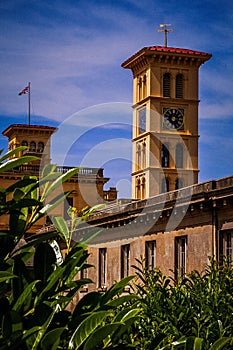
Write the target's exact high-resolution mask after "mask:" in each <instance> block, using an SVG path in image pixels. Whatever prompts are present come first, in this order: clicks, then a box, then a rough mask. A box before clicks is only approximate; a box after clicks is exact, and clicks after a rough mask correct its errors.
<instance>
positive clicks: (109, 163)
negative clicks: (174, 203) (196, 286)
mask: <svg viewBox="0 0 233 350" xmlns="http://www.w3.org/2000/svg"><path fill="white" fill-rule="evenodd" d="M160 23H171V24H172V27H173V28H174V31H173V32H172V33H170V34H169V37H168V46H172V47H182V48H191V49H196V50H200V51H205V52H209V53H212V54H213V57H212V59H211V60H210V61H208V62H207V63H206V64H204V65H203V66H202V67H201V69H200V81H199V85H200V90H199V95H200V100H201V102H200V108H199V115H200V123H199V133H200V142H199V145H200V147H199V159H200V161H199V168H200V176H199V180H200V181H206V180H208V179H213V178H214V179H215V178H220V177H224V176H228V175H232V174H233V152H232V150H233V64H232V63H233V26H232V23H233V3H232V0H223V1H221V2H220V1H216V0H212V1H208V0H202V1H199V0H194V1H192V2H189V1H184V0H183V1H179V0H176V1H175V0H167V1H152V0H144V1H136V0H128V1H121V0H120V1H107V0H105V1H101V0H100V1H92V0H89V1H82V0H80V1H79V0H77V1H74V0H73V1H71V0H68V1H67V0H57V1H53V0H51V1H44V0H41V1H34V0H31V1H23V0H17V1H14V0H11V1H5V0H2V1H1V3H0V24H1V32H0V50H1V55H0V76H1V79H0V88H1V99H0V117H1V124H0V126H1V129H2V130H3V129H4V128H5V127H6V126H7V125H9V124H12V123H27V96H26V95H24V96H18V92H19V91H20V90H21V89H22V88H24V87H25V86H26V85H27V83H28V82H29V81H30V82H31V87H32V96H31V97H32V123H33V124H44V125H52V126H58V127H61V128H62V129H63V130H64V126H65V125H66V124H69V125H70V126H71V128H72V125H73V126H74V124H75V129H74V127H73V130H75V133H76V135H77V136H76V139H75V136H74V138H73V139H72V142H71V141H70V144H69V132H70V131H68V134H67V135H64V134H63V135H61V133H58V134H57V136H55V139H54V141H53V143H54V145H55V146H56V152H54V153H53V161H55V162H58V163H59V162H60V161H62V162H65V164H66V165H72V166H73V165H79V164H82V165H86V166H104V168H105V175H106V176H107V177H110V178H111V181H110V182H109V183H108V186H116V185H117V186H118V187H119V189H120V197H122V196H125V195H126V196H129V195H130V184H129V182H130V171H131V164H130V151H128V150H127V151H126V147H130V142H128V141H129V140H130V137H131V133H130V123H131V110H130V105H131V101H132V75H131V72H130V71H128V70H124V69H122V68H121V63H122V62H123V61H125V60H126V59H127V58H128V57H130V56H131V55H132V54H133V53H135V52H136V51H138V50H139V49H141V48H142V47H144V46H149V45H162V44H163V36H162V35H161V34H159V33H157V29H158V28H159V24H160ZM118 109H119V110H120V111H121V116H119V117H118V116H116V115H117V113H116V114H115V113H114V112H112V111H115V110H118ZM114 114H115V116H114ZM87 115H88V117H87ZM108 116H109V119H108ZM114 117H115V123H114V122H113V121H114ZM65 140H66V141H65ZM66 142H68V144H67V145H66V146H64V145H65V143H66ZM6 147H7V140H5V138H4V137H3V136H2V135H1V136H0V148H5V149H6ZM64 150H65V151H64ZM116 150H117V151H118V152H119V156H118V153H117V152H116ZM97 155H98V156H97ZM104 157H105V158H104ZM111 157H112V158H111ZM97 158H98V159H99V162H97ZM100 159H101V161H100ZM85 162H86V163H85ZM125 186H126V187H125Z"/></svg>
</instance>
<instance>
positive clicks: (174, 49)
mask: <svg viewBox="0 0 233 350" xmlns="http://www.w3.org/2000/svg"><path fill="white" fill-rule="evenodd" d="M150 51H152V52H154V53H156V52H157V53H161V54H163V53H164V54H166V53H172V54H178V55H179V54H180V55H182V54H184V55H190V56H196V57H202V58H203V60H204V61H205V60H208V59H209V58H210V57H211V56H212V55H211V54H209V53H207V52H201V51H197V50H190V49H182V48H178V47H165V46H146V47H143V48H142V49H141V50H139V51H138V52H136V53H135V54H134V55H132V56H131V57H130V58H128V59H127V60H126V61H125V62H123V63H122V65H121V66H122V67H124V66H125V65H127V64H128V63H130V62H131V61H133V60H134V59H135V58H137V57H139V56H141V55H143V54H149V53H150Z"/></svg>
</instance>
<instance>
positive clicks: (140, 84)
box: [138, 77, 142, 101]
mask: <svg viewBox="0 0 233 350" xmlns="http://www.w3.org/2000/svg"><path fill="white" fill-rule="evenodd" d="M141 99H142V78H141V77H140V78H138V101H140V100H141Z"/></svg>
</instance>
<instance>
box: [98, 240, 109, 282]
mask: <svg viewBox="0 0 233 350" xmlns="http://www.w3.org/2000/svg"><path fill="white" fill-rule="evenodd" d="M98 258H99V261H98V262H99V264H98V265H99V268H98V270H99V271H98V272H99V274H98V287H99V288H106V284H107V248H105V247H104V248H99V257H98Z"/></svg>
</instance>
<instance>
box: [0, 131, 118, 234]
mask: <svg viewBox="0 0 233 350" xmlns="http://www.w3.org/2000/svg"><path fill="white" fill-rule="evenodd" d="M56 131H57V128H55V127H51V126H44V125H25V124H13V125H10V126H9V127H7V128H6V129H5V130H4V131H3V132H2V134H3V135H4V136H6V137H7V138H8V150H9V151H11V150H13V149H15V148H17V147H19V146H26V147H27V149H25V150H23V151H20V152H19V153H18V154H16V155H14V156H12V157H21V156H22V155H33V156H36V157H37V158H38V160H36V161H34V162H32V163H30V164H25V165H22V166H20V167H18V168H15V169H13V170H11V171H8V172H5V173H1V174H0V186H1V187H3V188H7V187H9V186H10V185H12V184H13V183H15V182H16V181H19V180H21V179H22V178H23V177H24V176H25V175H31V176H37V177H40V174H41V171H42V169H43V166H44V165H46V164H50V163H51V158H50V157H51V156H50V155H51V136H52V135H53V133H55V132H56ZM71 168H72V167H68V166H59V165H58V166H57V169H56V170H57V171H58V172H59V173H61V174H62V173H65V172H67V171H68V170H69V169H71ZM108 180H109V178H107V177H105V176H104V169H102V168H100V169H99V168H85V167H82V168H79V169H78V172H77V174H76V175H75V176H73V177H72V178H71V179H69V180H68V181H67V182H66V183H64V186H63V188H62V189H61V190H62V191H63V192H71V194H70V195H69V196H68V197H67V200H65V202H64V203H61V204H60V205H59V206H58V207H57V208H56V209H54V211H53V212H52V213H51V214H50V216H51V215H56V216H64V217H68V216H67V209H68V207H69V205H71V206H74V207H75V208H76V209H77V211H80V210H82V209H83V208H84V207H86V206H90V205H93V204H98V203H101V202H108V201H112V200H115V199H116V198H117V191H116V188H115V187H110V189H109V190H104V185H105V184H106V183H107V182H108ZM83 193H88V196H87V195H86V196H85V198H84V197H83ZM49 223H50V217H45V218H43V219H41V220H39V221H38V222H37V223H36V224H35V225H34V226H33V227H32V228H31V233H35V232H36V231H38V230H39V229H41V227H43V226H45V225H46V224H49ZM7 227H8V216H7V215H5V216H1V218H0V230H4V229H6V228H7Z"/></svg>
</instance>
